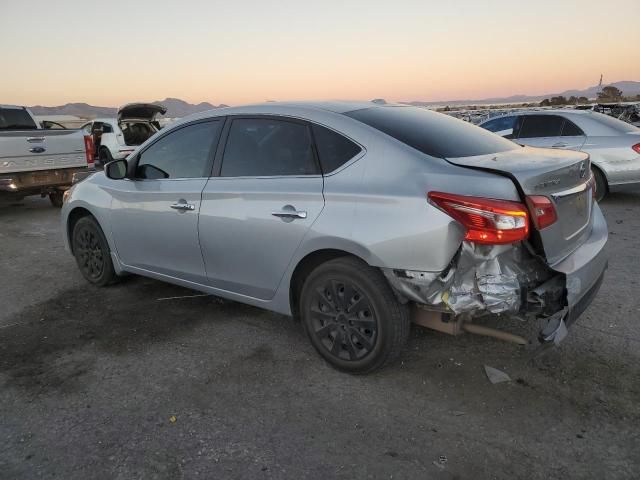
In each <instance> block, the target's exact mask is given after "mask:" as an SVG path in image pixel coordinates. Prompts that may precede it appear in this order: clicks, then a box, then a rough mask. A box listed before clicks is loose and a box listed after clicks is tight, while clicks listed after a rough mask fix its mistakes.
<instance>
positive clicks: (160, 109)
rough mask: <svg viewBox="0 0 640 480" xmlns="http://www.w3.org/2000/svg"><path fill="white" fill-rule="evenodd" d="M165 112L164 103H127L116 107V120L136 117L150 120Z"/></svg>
mask: <svg viewBox="0 0 640 480" xmlns="http://www.w3.org/2000/svg"><path fill="white" fill-rule="evenodd" d="M165 113H167V108H166V107H165V106H164V105H156V104H154V103H127V104H126V105H124V106H122V107H120V108H119V109H118V121H122V120H129V119H136V120H148V121H152V120H155V118H156V117H157V116H158V115H164V114H165Z"/></svg>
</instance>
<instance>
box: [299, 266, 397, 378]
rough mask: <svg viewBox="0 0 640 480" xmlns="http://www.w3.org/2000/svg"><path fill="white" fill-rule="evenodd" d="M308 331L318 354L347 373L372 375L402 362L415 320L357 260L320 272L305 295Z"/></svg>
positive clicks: (380, 279)
mask: <svg viewBox="0 0 640 480" xmlns="http://www.w3.org/2000/svg"><path fill="white" fill-rule="evenodd" d="M300 312H301V316H302V322H303V325H304V328H305V330H306V332H307V335H308V336H309V339H310V340H311V343H312V344H313V346H314V347H315V349H316V350H317V351H318V353H319V354H320V355H321V356H322V357H323V358H324V359H325V360H327V361H328V362H329V363H330V364H331V365H332V366H333V367H335V368H337V369H338V370H342V371H345V372H348V373H357V374H363V373H370V372H373V371H375V370H378V369H380V368H382V367H384V366H385V365H387V364H389V363H391V362H393V361H394V360H395V359H397V358H398V357H399V355H400V353H401V351H402V349H403V348H404V345H405V343H406V341H407V338H408V336H409V328H410V317H409V309H408V307H407V306H406V305H402V304H400V303H399V302H398V300H397V299H396V297H395V295H394V294H393V291H392V290H391V287H390V286H389V284H388V283H387V281H386V279H385V278H384V276H383V275H382V273H381V272H380V271H379V270H377V269H375V268H372V267H370V266H369V265H367V264H365V263H364V262H362V261H360V260H358V259H356V258H353V257H341V258H337V259H335V260H331V261H328V262H326V263H324V264H322V265H320V266H319V267H317V268H316V269H315V270H313V272H311V274H310V275H309V277H308V278H307V280H306V281H305V283H304V286H303V288H302V293H301V295H300Z"/></svg>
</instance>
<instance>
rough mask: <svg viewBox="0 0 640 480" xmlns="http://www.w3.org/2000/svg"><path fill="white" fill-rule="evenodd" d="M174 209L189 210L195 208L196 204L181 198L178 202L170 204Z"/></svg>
mask: <svg viewBox="0 0 640 480" xmlns="http://www.w3.org/2000/svg"><path fill="white" fill-rule="evenodd" d="M170 206H171V208H173V209H174V210H180V211H181V212H189V211H191V210H195V209H196V206H195V205H194V204H192V203H187V201H186V200H183V199H180V200H178V201H177V202H176V203H173V204H171V205H170Z"/></svg>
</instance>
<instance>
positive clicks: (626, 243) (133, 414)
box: [0, 193, 640, 480]
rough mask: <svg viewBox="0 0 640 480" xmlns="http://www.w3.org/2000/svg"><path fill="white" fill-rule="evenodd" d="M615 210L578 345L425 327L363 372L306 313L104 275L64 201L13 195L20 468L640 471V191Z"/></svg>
mask: <svg viewBox="0 0 640 480" xmlns="http://www.w3.org/2000/svg"><path fill="white" fill-rule="evenodd" d="M603 209H604V211H605V214H606V216H607V220H608V222H609V230H610V232H611V236H610V242H609V246H608V249H609V252H610V255H611V259H610V269H609V271H608V275H607V277H606V279H605V283H604V285H603V288H602V290H601V291H600V294H599V295H598V297H597V298H596V300H595V302H594V303H593V304H592V306H591V307H590V308H589V309H588V310H587V311H586V313H585V314H584V315H583V317H582V318H581V319H580V321H579V323H578V324H576V325H575V326H574V327H573V328H572V330H571V331H570V335H569V337H568V338H567V339H566V340H565V342H564V343H563V344H562V346H561V347H560V348H557V349H552V350H551V351H549V352H548V353H547V354H546V355H545V356H544V357H542V358H541V359H540V360H538V361H535V362H533V361H531V352H530V351H528V350H526V349H522V348H521V347H518V346H516V345H512V344H507V343H501V342H499V341H495V340H492V339H486V338H482V337H475V336H471V335H465V336H462V337H459V338H453V337H449V336H446V335H443V334H439V333H436V332H431V331H427V330H423V329H420V328H418V327H416V328H414V329H413V331H412V336H411V340H410V343H409V345H408V349H407V352H406V354H405V355H404V357H403V361H402V363H400V364H397V365H396V366H393V367H391V368H388V369H386V370H384V371H382V372H380V373H377V374H374V375H370V376H366V377H353V376H349V375H345V374H341V373H338V372H336V371H334V370H332V369H331V368H330V367H328V366H327V365H326V364H325V363H324V362H323V361H322V360H321V359H320V358H319V357H318V356H317V355H316V354H315V352H314V351H313V349H312V347H311V346H310V344H309V343H308V342H307V340H306V338H305V337H304V335H303V333H302V330H301V327H300V325H299V324H296V323H293V322H292V321H291V320H290V319H288V318H285V317H282V316H279V315H275V314H272V313H268V312H264V311H261V310H258V309H256V308H252V307H248V306H244V305H241V304H237V303H234V302H230V301H223V300H220V299H217V298H214V297H209V296H196V297H185V298H171V297H181V296H185V295H193V294H195V292H191V291H189V290H185V289H183V288H180V287H175V286H171V285H167V284H163V283H159V282H156V281H153V280H148V279H144V278H138V277H131V278H128V279H127V280H126V281H124V282H123V283H121V284H119V285H117V286H113V287H110V288H107V289H96V288H93V287H90V286H88V285H87V284H86V283H85V282H84V281H83V279H82V278H81V276H80V273H79V272H78V271H77V269H76V267H75V263H74V261H73V259H72V257H71V256H69V254H67V253H66V252H65V251H64V249H63V246H62V241H61V232H60V226H59V212H58V211H57V210H55V209H53V208H51V207H50V206H49V203H48V201H47V200H46V199H45V200H42V199H39V198H31V199H27V200H25V201H24V202H23V203H21V204H18V205H11V206H2V207H0V245H2V250H1V253H2V255H1V257H0V279H1V284H0V285H1V287H2V288H0V305H1V308H0V412H1V415H0V478H7V479H23V478H24V479H27V478H28V479H31V478H64V479H86V478H92V479H103V478H104V479H114V478H115V479H131V478H144V479H147V478H148V479H156V478H157V479H165V478H170V479H174V478H225V479H227V478H231V479H235V478H237V479H245V478H259V479H262V478H264V479H270V478H274V479H281V478H294V479H298V478H314V479H315V478H317V479H325V478H344V479H352V478H421V479H423V478H434V479H440V478H442V479H454V478H455V479H476V478H499V479H502V478H504V479H517V478H523V479H548V478H562V479H566V478H592V479H598V480H600V479H603V478H607V479H617V478H620V479H629V478H638V475H639V473H638V472H639V471H640V429H639V428H638V425H639V422H640V405H639V402H640V364H639V362H638V360H640V331H639V328H638V317H639V315H638V313H639V311H640V295H639V294H638V293H637V292H638V281H640V279H639V276H638V274H637V272H638V269H639V267H640V256H639V255H638V252H640V236H639V235H638V232H640V216H639V215H638V211H640V193H619V194H615V195H612V196H611V197H610V198H608V199H607V200H606V201H605V202H604V204H603ZM520 328H522V327H520ZM483 365H490V366H493V367H495V368H499V369H501V370H503V371H505V372H507V373H508V374H509V375H510V376H511V378H512V381H511V382H507V383H501V384H496V385H493V384H491V383H490V382H489V381H488V380H487V378H486V376H485V373H484V369H483Z"/></svg>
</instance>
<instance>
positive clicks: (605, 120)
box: [592, 112, 638, 133]
mask: <svg viewBox="0 0 640 480" xmlns="http://www.w3.org/2000/svg"><path fill="white" fill-rule="evenodd" d="M592 115H593V116H594V119H595V120H598V122H600V123H602V124H603V125H605V126H607V127H609V128H610V129H611V130H613V131H614V132H616V133H631V132H637V131H638V127H634V126H633V125H631V124H630V123H627V122H623V121H622V120H618V119H617V118H613V117H610V116H609V115H605V114H604V113H597V112H594V113H592Z"/></svg>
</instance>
